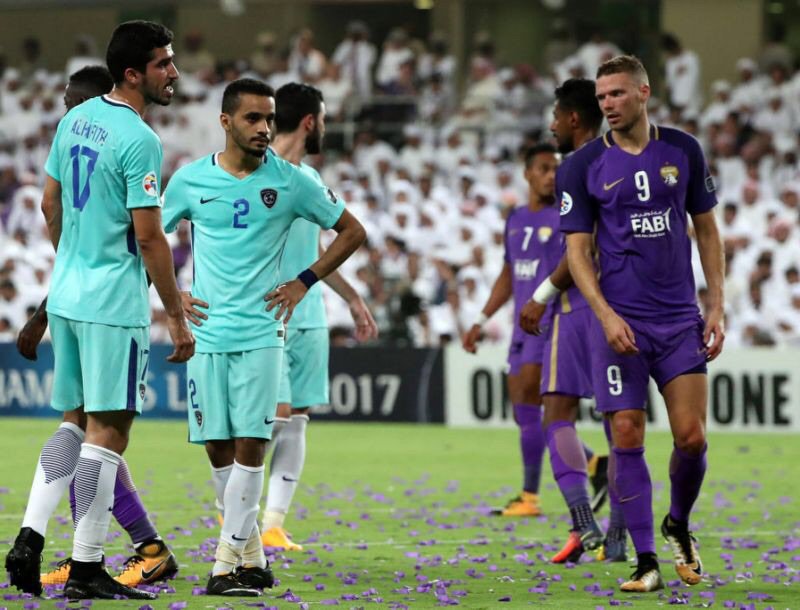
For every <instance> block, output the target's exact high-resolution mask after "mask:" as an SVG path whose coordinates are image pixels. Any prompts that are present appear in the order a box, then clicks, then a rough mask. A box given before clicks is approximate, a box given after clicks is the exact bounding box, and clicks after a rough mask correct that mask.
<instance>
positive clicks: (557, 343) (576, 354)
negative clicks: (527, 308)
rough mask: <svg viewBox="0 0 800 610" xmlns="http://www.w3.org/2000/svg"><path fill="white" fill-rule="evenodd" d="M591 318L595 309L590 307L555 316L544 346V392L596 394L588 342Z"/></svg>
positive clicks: (579, 394) (583, 396) (581, 394)
mask: <svg viewBox="0 0 800 610" xmlns="http://www.w3.org/2000/svg"><path fill="white" fill-rule="evenodd" d="M592 318H594V313H593V312H592V310H591V309H590V308H588V307H581V308H580V309H576V310H574V311H571V312H570V313H566V314H565V313H559V314H556V315H555V316H554V317H553V322H552V323H551V324H550V336H549V337H548V338H547V342H546V343H545V346H544V358H543V361H542V388H541V391H542V395H545V394H565V395H567V396H580V397H581V398H589V397H590V396H592V395H593V394H594V392H593V391H592V358H591V349H590V346H589V331H590V328H591V324H592Z"/></svg>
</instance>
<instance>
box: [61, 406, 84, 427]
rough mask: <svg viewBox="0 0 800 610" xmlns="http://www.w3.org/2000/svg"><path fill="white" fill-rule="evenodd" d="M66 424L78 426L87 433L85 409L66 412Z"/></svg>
mask: <svg viewBox="0 0 800 610" xmlns="http://www.w3.org/2000/svg"><path fill="white" fill-rule="evenodd" d="M64 422H65V423H67V424H73V425H75V426H78V427H79V428H80V429H81V430H83V431H84V432H85V431H86V413H85V412H84V410H83V407H78V408H77V409H73V410H72V411H64Z"/></svg>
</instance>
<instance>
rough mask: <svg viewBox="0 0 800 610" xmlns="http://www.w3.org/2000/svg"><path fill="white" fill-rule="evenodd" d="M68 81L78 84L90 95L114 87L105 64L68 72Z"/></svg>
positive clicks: (100, 93)
mask: <svg viewBox="0 0 800 610" xmlns="http://www.w3.org/2000/svg"><path fill="white" fill-rule="evenodd" d="M69 82H70V84H71V85H73V86H80V87H82V88H83V89H85V90H86V93H87V94H89V95H90V96H91V97H95V96H98V95H103V94H104V93H108V92H109V91H111V89H113V88H114V79H113V78H111V72H109V71H108V68H106V67H105V66H86V67H85V68H81V69H80V70H78V71H76V72H73V73H72V74H70V77H69Z"/></svg>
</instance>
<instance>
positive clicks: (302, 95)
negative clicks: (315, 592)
mask: <svg viewBox="0 0 800 610" xmlns="http://www.w3.org/2000/svg"><path fill="white" fill-rule="evenodd" d="M275 105H276V111H275V140H274V143H273V149H274V151H275V152H276V153H277V154H278V155H279V156H280V157H282V158H283V159H285V160H287V161H289V162H290V163H292V164H293V165H295V166H297V167H299V168H300V169H301V171H303V172H305V173H306V174H308V176H309V177H311V178H312V179H313V180H314V181H315V182H317V183H318V184H319V185H320V187H321V188H326V187H325V185H324V183H323V182H322V178H321V177H320V175H319V174H318V173H317V171H316V170H315V169H314V168H312V167H311V166H309V165H306V164H305V163H303V162H302V159H303V157H304V156H305V155H306V154H309V155H315V154H319V152H320V151H321V150H322V140H323V137H324V136H325V103H324V100H323V99H322V93H321V92H320V91H319V90H318V89H316V88H314V87H311V86H309V85H302V84H299V83H289V84H286V85H284V86H283V87H281V88H280V89H278V91H276V93H275ZM319 234H320V228H319V225H318V224H316V223H313V222H309V221H308V220H305V219H304V218H298V219H297V220H295V221H294V222H293V223H292V225H291V227H290V229H289V235H288V237H287V238H286V248H285V250H284V254H283V257H282V258H281V262H280V280H281V281H289V280H291V279H292V278H294V277H296V276H297V274H298V273H300V272H301V271H302V270H303V269H305V268H307V267H308V266H310V265H311V264H312V263H313V262H314V261H315V260H317V258H318V257H319V256H321V255H322V254H323V250H322V249H321V247H320V244H319ZM324 281H325V283H326V284H328V286H330V287H331V288H332V289H333V290H334V291H335V292H336V293H337V294H338V295H339V296H340V297H341V298H342V299H344V300H345V301H346V302H347V303H348V305H349V306H350V313H351V314H352V316H353V321H354V322H355V324H356V338H357V339H358V340H359V341H366V340H368V339H371V338H375V337H377V336H378V327H377V325H376V324H375V320H373V318H372V314H370V312H369V309H368V308H367V305H366V304H365V303H364V301H363V299H362V298H361V297H360V296H359V295H358V293H357V292H356V291H355V290H354V289H353V287H352V286H351V285H350V284H349V283H348V282H347V280H345V279H344V278H343V277H342V276H341V274H339V272H337V271H334V272H332V273H331V274H329V275H328V276H327V277H326V278H325V279H324ZM329 353H330V346H329V344H328V321H327V318H326V315H325V303H324V302H323V301H322V287H321V286H319V285H316V286H313V287H312V288H311V289H309V291H308V294H306V296H305V297H303V300H302V301H300V303H299V304H298V306H297V307H296V308H295V311H294V314H292V318H291V321H290V322H289V323H288V324H287V328H286V344H285V347H284V351H283V367H282V370H281V385H280V391H279V393H278V411H277V416H276V417H275V424H274V426H273V429H272V460H271V462H270V477H269V487H268V491H267V504H266V510H265V512H264V518H263V523H262V531H263V534H262V536H261V541H262V542H263V544H264V546H267V547H278V548H283V549H285V550H302V547H301V546H300V545H299V544H296V543H294V542H292V541H291V540H290V539H289V537H288V535H287V534H286V530H285V529H284V527H283V525H284V520H285V518H286V514H287V513H288V511H289V507H290V506H291V502H292V497H293V496H294V492H295V489H296V488H297V483H298V481H299V480H300V475H301V474H302V472H303V464H304V462H305V457H306V456H305V454H306V426H307V424H308V421H309V411H310V409H311V408H312V407H314V406H316V405H323V404H327V403H328V357H329Z"/></svg>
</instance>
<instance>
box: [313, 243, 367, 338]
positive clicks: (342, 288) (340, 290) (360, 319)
mask: <svg viewBox="0 0 800 610" xmlns="http://www.w3.org/2000/svg"><path fill="white" fill-rule="evenodd" d="M323 254H325V249H324V248H323V247H322V244H320V245H319V257H320V258H322V256H323ZM322 281H323V282H325V283H326V284H327V285H328V286H330V288H331V290H333V291H334V292H335V293H336V294H338V295H339V296H340V297H342V300H344V302H345V303H347V306H348V307H349V308H350V315H351V316H353V322H355V323H356V340H357V341H367V340H369V339H377V338H378V325H377V324H376V323H375V319H374V318H373V317H372V313H370V311H369V307H367V304H366V303H365V302H364V299H362V298H361V295H360V294H358V293H357V292H356V289H355V288H353V286H351V285H350V282H348V281H347V280H346V279H345V278H344V276H343V275H342V274H341V273H339V271H338V270H336V269H334V270H333V271H331V272H330V273H329V274H328V275H327V276H326V277H325V278H323V280H322Z"/></svg>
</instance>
